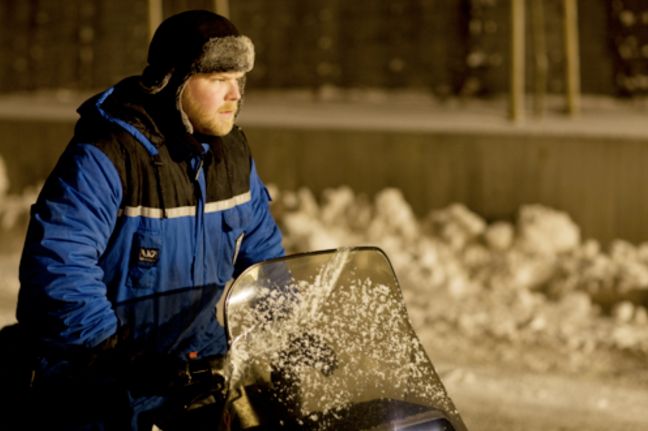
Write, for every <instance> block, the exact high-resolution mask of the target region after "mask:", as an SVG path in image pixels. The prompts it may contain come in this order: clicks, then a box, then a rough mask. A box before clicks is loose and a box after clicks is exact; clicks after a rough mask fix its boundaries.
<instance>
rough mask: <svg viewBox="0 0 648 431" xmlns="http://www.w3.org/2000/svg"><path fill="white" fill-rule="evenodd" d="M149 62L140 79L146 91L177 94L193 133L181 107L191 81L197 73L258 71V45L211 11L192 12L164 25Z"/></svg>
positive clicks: (159, 30) (153, 44)
mask: <svg viewBox="0 0 648 431" xmlns="http://www.w3.org/2000/svg"><path fill="white" fill-rule="evenodd" d="M147 62H148V65H147V66H146V68H145V69H144V72H143V73H142V76H141V79H140V84H141V86H142V88H143V89H144V90H145V91H146V92H147V93H149V94H157V93H160V92H162V91H163V90H167V91H170V92H172V93H174V96H175V99H176V107H177V109H178V111H180V114H181V116H182V121H183V123H185V126H186V127H187V129H188V130H189V131H190V132H191V131H192V127H191V125H190V124H189V123H188V120H187V119H186V116H185V115H184V112H183V111H182V108H181V105H180V97H181V94H182V90H183V88H184V84H185V82H186V81H187V79H189V77H190V76H191V75H193V74H195V73H210V72H249V71H250V70H252V68H253V67H254V45H253V44H252V41H251V40H250V38H248V37H247V36H244V35H241V34H240V33H239V31H238V30H237V28H236V27H235V26H234V24H232V22H230V21H229V20H228V19H227V18H225V17H223V16H221V15H218V14H216V13H213V12H210V11H207V10H190V11H186V12H181V13H179V14H176V15H173V16H171V17H169V18H167V19H165V20H164V21H163V22H162V23H161V24H160V26H159V27H158V28H157V30H156V31H155V34H154V35H153V39H152V40H151V43H150V45H149V50H148V58H147ZM241 91H242V89H241Z"/></svg>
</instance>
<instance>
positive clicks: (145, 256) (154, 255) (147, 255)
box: [139, 247, 160, 263]
mask: <svg viewBox="0 0 648 431" xmlns="http://www.w3.org/2000/svg"><path fill="white" fill-rule="evenodd" d="M159 256H160V251H159V250H158V249H157V248H146V247H142V248H140V250H139V261H140V262H145V263H155V262H157V260H158V257H159Z"/></svg>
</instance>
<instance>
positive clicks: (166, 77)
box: [140, 65, 175, 94]
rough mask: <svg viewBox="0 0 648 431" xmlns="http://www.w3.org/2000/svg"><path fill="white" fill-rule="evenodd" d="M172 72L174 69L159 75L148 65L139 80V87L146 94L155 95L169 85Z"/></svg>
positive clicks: (158, 72) (157, 71)
mask: <svg viewBox="0 0 648 431" xmlns="http://www.w3.org/2000/svg"><path fill="white" fill-rule="evenodd" d="M174 70H175V69H174V68H171V70H168V71H167V72H166V73H161V72H160V71H159V70H156V69H155V68H154V67H152V66H150V65H149V66H146V68H145V69H144V72H142V76H141V78H140V85H141V86H142V88H143V89H144V91H146V92H147V93H149V94H157V93H159V92H160V91H162V90H164V88H165V87H166V86H167V85H168V84H169V81H171V77H173V72H174Z"/></svg>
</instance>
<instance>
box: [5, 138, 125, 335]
mask: <svg viewBox="0 0 648 431" xmlns="http://www.w3.org/2000/svg"><path fill="white" fill-rule="evenodd" d="M121 199H122V188H121V181H120V178H119V174H118V172H117V169H116V168H115V166H114V165H113V163H112V162H111V161H110V159H109V158H108V157H107V156H106V154H104V153H103V152H102V151H101V150H100V149H99V148H97V146H95V145H89V144H71V145H70V146H69V147H68V148H67V149H66V151H65V152H64V154H63V155H62V156H61V159H60V160H59V162H58V164H57V166H56V168H55V169H54V171H53V172H52V174H51V175H50V177H49V178H48V179H47V181H46V183H45V185H44V187H43V190H42V191H41V194H40V196H39V198H38V200H37V202H36V204H35V205H34V206H33V207H32V212H31V219H30V224H29V228H28V232H27V238H26V241H25V247H24V250H23V255H22V259H21V263H20V282H21V287H20V291H19V296H18V308H17V318H18V321H19V323H20V324H21V325H24V326H25V327H26V328H27V329H28V330H29V331H30V332H32V333H33V334H35V335H36V336H37V337H38V338H39V339H41V340H42V341H44V342H46V343H53V344H54V345H61V346H66V345H67V346H70V345H75V346H81V347H88V348H92V347H95V346H97V345H98V344H100V343H101V342H102V341H104V340H105V339H107V338H108V337H109V336H111V335H113V334H114V333H115V332H116V330H117V317H116V315H115V313H114V311H113V310H112V307H111V304H110V301H109V300H108V297H107V289H106V286H105V284H104V283H103V270H102V269H101V267H100V266H99V259H100V257H101V255H102V254H103V252H104V250H105V249H106V246H107V244H108V241H109V238H110V235H111V232H112V231H113V229H114V226H115V222H116V218H117V212H118V209H119V205H120V202H121Z"/></svg>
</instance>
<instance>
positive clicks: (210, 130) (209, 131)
mask: <svg viewBox="0 0 648 431" xmlns="http://www.w3.org/2000/svg"><path fill="white" fill-rule="evenodd" d="M233 128H234V123H233V122H232V123H229V124H227V125H225V124H220V125H218V126H212V127H205V128H204V129H203V130H199V132H200V133H202V134H205V135H211V136H225V135H227V134H229V133H230V132H231V131H232V129H233Z"/></svg>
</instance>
